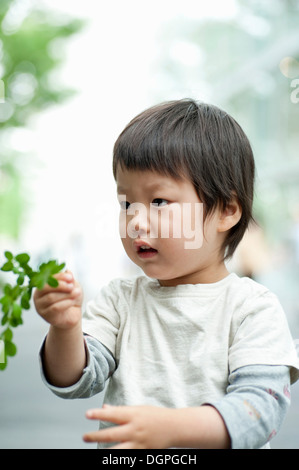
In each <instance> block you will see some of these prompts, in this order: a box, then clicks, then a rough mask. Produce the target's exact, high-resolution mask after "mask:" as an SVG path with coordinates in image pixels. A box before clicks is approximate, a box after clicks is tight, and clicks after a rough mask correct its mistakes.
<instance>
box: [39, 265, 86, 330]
mask: <svg viewBox="0 0 299 470" xmlns="http://www.w3.org/2000/svg"><path fill="white" fill-rule="evenodd" d="M54 277H55V278H56V279H57V280H58V282H59V285H58V287H50V286H49V285H46V286H45V287H44V288H43V289H41V290H38V289H36V290H35V292H34V296H33V300H34V304H35V308H36V310H37V312H38V313H39V315H40V316H41V317H42V318H43V319H44V320H46V321H47V322H48V323H50V324H51V325H52V326H54V327H57V328H61V329H69V328H72V327H74V326H76V325H77V324H79V323H80V322H81V306H82V301H83V293H82V288H81V286H80V284H79V283H78V282H76V281H75V279H74V277H73V274H72V273H71V272H70V271H66V272H63V273H58V274H56V275H55V276H54Z"/></svg>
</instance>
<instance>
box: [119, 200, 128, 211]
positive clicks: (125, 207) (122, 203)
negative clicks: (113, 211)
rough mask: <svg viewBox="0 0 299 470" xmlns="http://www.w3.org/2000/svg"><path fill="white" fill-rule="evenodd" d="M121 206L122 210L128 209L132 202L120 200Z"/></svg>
mask: <svg viewBox="0 0 299 470" xmlns="http://www.w3.org/2000/svg"><path fill="white" fill-rule="evenodd" d="M119 204H120V207H121V209H122V210H124V211H126V210H127V209H129V207H130V203H129V202H128V201H119Z"/></svg>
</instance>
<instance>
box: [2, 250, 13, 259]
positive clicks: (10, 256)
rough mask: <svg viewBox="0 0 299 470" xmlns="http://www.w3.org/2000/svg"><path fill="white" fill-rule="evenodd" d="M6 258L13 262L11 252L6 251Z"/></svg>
mask: <svg viewBox="0 0 299 470" xmlns="http://www.w3.org/2000/svg"><path fill="white" fill-rule="evenodd" d="M4 256H5V257H6V259H8V260H9V261H11V260H12V259H13V254H12V253H11V252H10V251H5V252H4Z"/></svg>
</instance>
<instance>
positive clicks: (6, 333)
mask: <svg viewBox="0 0 299 470" xmlns="http://www.w3.org/2000/svg"><path fill="white" fill-rule="evenodd" d="M12 337H13V332H12V330H11V329H10V328H6V330H4V331H3V333H1V339H3V340H5V341H11V340H12Z"/></svg>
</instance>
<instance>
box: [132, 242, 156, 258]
mask: <svg viewBox="0 0 299 470" xmlns="http://www.w3.org/2000/svg"><path fill="white" fill-rule="evenodd" d="M134 247H135V250H136V252H137V254H138V256H139V257H140V258H142V259H145V258H152V257H153V256H155V255H156V254H157V253H158V251H157V250H156V249H155V248H153V247H151V246H150V245H149V244H147V243H145V242H143V241H141V240H136V241H135V242H134Z"/></svg>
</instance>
